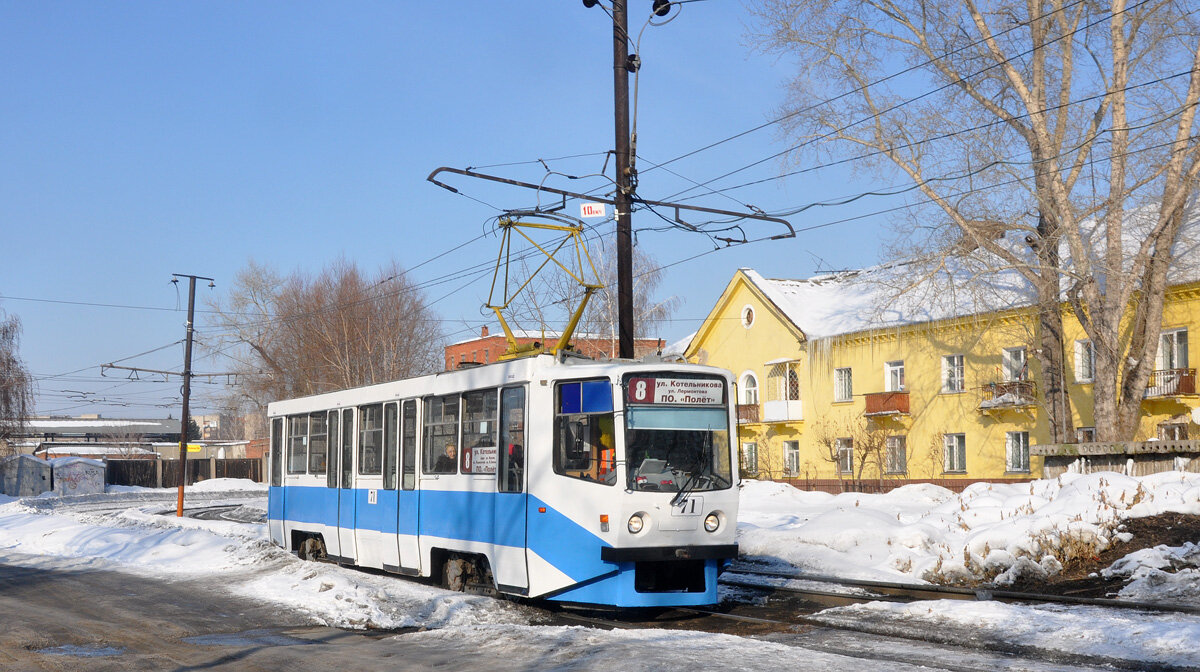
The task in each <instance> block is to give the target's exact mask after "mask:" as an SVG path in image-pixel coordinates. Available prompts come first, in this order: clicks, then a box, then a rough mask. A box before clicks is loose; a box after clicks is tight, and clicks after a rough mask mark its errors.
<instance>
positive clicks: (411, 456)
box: [396, 399, 421, 571]
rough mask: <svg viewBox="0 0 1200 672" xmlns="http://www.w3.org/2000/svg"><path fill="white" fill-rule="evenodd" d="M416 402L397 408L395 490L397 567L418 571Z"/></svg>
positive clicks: (418, 501) (419, 553)
mask: <svg viewBox="0 0 1200 672" xmlns="http://www.w3.org/2000/svg"><path fill="white" fill-rule="evenodd" d="M417 427H418V425H417V402H416V400H415V399H409V400H408V401H405V402H404V405H403V406H402V407H401V409H400V490H399V492H397V493H396V533H397V534H396V544H397V546H398V549H397V550H398V551H399V555H400V567H401V568H403V569H411V570H417V571H419V570H420V569H421V550H420V548H419V547H418V546H417V520H418V513H419V509H418V507H419V506H420V501H421V500H420V496H419V495H418V494H417V491H416V487H417Z"/></svg>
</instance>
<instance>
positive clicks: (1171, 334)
mask: <svg viewBox="0 0 1200 672" xmlns="http://www.w3.org/2000/svg"><path fill="white" fill-rule="evenodd" d="M1154 361H1155V368H1157V369H1158V370H1160V371H1169V370H1172V369H1186V368H1188V338H1187V328H1186V327H1184V328H1182V329H1163V331H1162V333H1161V334H1159V336H1158V354H1157V356H1155V358H1154Z"/></svg>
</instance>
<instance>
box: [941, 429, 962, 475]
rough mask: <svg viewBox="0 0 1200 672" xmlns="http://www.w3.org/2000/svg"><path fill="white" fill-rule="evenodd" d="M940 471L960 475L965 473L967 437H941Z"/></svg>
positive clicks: (957, 435) (956, 435) (946, 435)
mask: <svg viewBox="0 0 1200 672" xmlns="http://www.w3.org/2000/svg"><path fill="white" fill-rule="evenodd" d="M942 471H944V472H946V473H947V474H962V473H966V471H967V435H966V434H943V435H942Z"/></svg>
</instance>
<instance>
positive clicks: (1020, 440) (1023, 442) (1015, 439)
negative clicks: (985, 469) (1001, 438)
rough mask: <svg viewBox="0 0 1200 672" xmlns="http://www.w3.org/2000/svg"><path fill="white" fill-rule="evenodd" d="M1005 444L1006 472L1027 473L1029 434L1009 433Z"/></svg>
mask: <svg viewBox="0 0 1200 672" xmlns="http://www.w3.org/2000/svg"><path fill="white" fill-rule="evenodd" d="M1005 443H1006V446H1005V447H1006V453H1007V455H1008V470H1009V471H1019V472H1022V473H1028V472H1029V432H1009V433H1008V439H1007V441H1006V442H1005Z"/></svg>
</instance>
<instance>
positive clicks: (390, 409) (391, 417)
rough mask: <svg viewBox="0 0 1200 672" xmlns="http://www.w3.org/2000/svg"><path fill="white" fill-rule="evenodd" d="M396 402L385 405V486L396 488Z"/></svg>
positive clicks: (391, 488)
mask: <svg viewBox="0 0 1200 672" xmlns="http://www.w3.org/2000/svg"><path fill="white" fill-rule="evenodd" d="M396 420H397V415H396V404H388V405H387V406H384V407H383V487H384V489H385V490H395V489H396V457H397V455H396V448H397V446H398V442H397V441H396V438H397V437H396V433H397V432H396V430H397V429H398V428H397V427H396Z"/></svg>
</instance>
